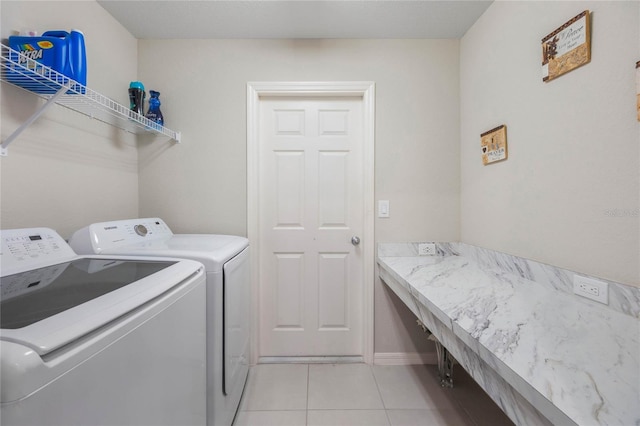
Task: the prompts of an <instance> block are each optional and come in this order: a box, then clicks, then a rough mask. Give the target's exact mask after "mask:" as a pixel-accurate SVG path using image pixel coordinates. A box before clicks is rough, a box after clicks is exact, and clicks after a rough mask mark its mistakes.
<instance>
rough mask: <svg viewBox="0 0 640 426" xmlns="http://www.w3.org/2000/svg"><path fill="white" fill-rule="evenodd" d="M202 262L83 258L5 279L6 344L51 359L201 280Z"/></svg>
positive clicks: (1, 323) (0, 315)
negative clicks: (74, 343)
mask: <svg viewBox="0 0 640 426" xmlns="http://www.w3.org/2000/svg"><path fill="white" fill-rule="evenodd" d="M198 269H201V266H200V265H199V264H198V263H196V262H191V261H179V260H175V259H172V260H171V259H169V260H167V259H157V260H156V259H127V258H123V257H119V258H118V257H116V258H107V257H104V256H101V257H95V258H90V257H82V258H78V259H76V260H73V261H70V262H66V263H62V264H57V265H51V266H47V267H44V268H39V269H34V270H31V271H26V272H21V273H18V274H14V275H8V276H5V277H2V283H1V286H0V289H1V300H0V328H1V330H0V333H1V334H0V339H1V340H5V341H11V342H16V343H20V344H22V345H24V346H27V347H29V348H31V349H33V350H34V351H35V352H37V353H38V354H39V355H44V354H47V353H49V352H51V351H53V350H55V349H58V348H60V347H61V346H63V345H65V344H67V343H70V342H72V341H74V340H76V339H78V338H80V337H82V336H84V335H86V334H88V333H89V332H91V331H93V330H96V329H97V328H99V327H101V326H103V325H105V324H107V323H109V322H110V321H113V320H115V319H116V318H118V317H120V316H122V315H125V314H127V313H129V312H130V311H132V310H134V309H136V308H138V307H139V306H141V305H143V304H145V303H146V302H148V301H150V300H151V299H153V298H155V297H157V296H159V295H161V294H162V293H164V292H166V291H168V290H170V289H171V288H173V287H175V286H176V285H178V284H180V283H181V282H182V281H184V280H185V279H187V278H188V277H190V276H192V275H193V274H195V273H196V272H197V271H198Z"/></svg>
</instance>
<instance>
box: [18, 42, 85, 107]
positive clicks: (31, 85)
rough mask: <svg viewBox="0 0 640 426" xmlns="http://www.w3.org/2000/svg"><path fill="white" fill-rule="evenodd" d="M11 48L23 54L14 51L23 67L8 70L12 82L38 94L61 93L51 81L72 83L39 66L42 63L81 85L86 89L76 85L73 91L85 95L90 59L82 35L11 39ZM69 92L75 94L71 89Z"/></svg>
mask: <svg viewBox="0 0 640 426" xmlns="http://www.w3.org/2000/svg"><path fill="white" fill-rule="evenodd" d="M9 47H11V49H13V50H15V51H17V52H19V53H20V55H18V54H16V53H13V52H11V60H12V61H14V62H18V64H19V65H18V66H12V67H10V68H9V69H8V70H7V80H8V81H10V82H12V83H14V84H16V85H18V86H21V87H24V88H25V89H29V90H31V91H33V92H36V93H55V92H57V90H58V89H59V86H58V85H56V84H49V83H48V82H47V80H48V79H50V80H54V81H55V82H57V83H59V84H69V81H68V80H67V79H66V78H64V77H56V76H53V75H52V73H50V72H47V70H46V69H45V68H43V67H40V66H39V64H42V65H44V66H46V67H49V68H51V69H53V70H54V71H57V72H59V73H60V74H62V75H63V76H65V77H68V78H69V79H71V80H74V81H76V82H78V83H80V84H81V85H82V86H79V85H75V84H72V85H71V89H73V90H75V92H80V93H84V86H85V85H86V84H87V57H86V51H85V44H84V35H83V34H82V32H80V31H78V30H71V32H67V31H62V30H56V31H47V32H45V33H44V34H42V36H36V37H30V36H10V37H9ZM29 59H30V60H32V61H30V60H29ZM33 61H35V62H33ZM36 62H37V63H36ZM67 93H69V94H71V93H74V92H73V91H71V90H70V91H69V92H67Z"/></svg>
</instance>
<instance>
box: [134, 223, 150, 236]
mask: <svg viewBox="0 0 640 426" xmlns="http://www.w3.org/2000/svg"><path fill="white" fill-rule="evenodd" d="M133 230H134V231H136V234H138V235H140V236H141V237H146V236H147V233H148V232H149V231H147V227H146V226H144V225H136V226H134V227H133Z"/></svg>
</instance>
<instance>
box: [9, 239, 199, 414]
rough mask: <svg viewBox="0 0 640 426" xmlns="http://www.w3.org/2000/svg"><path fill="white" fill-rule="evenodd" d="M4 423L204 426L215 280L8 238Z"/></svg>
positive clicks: (195, 269) (179, 268) (164, 264)
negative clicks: (209, 291) (209, 307)
mask: <svg viewBox="0 0 640 426" xmlns="http://www.w3.org/2000/svg"><path fill="white" fill-rule="evenodd" d="M0 239H1V240H2V252H1V253H0V266H1V268H2V269H1V276H0V368H1V371H2V374H1V375H0V423H1V424H3V425H83V426H88V425H143V424H146V425H186V424H189V425H201V424H204V422H205V420H206V400H205V390H206V380H205V379H204V374H205V371H206V346H205V333H206V331H205V326H206V323H205V320H206V304H205V302H204V298H205V295H206V282H205V273H204V268H203V266H202V264H200V263H198V262H195V261H188V260H181V259H166V258H141V257H125V256H77V255H76V254H75V253H74V252H73V250H71V248H70V247H69V245H68V244H67V243H66V242H65V241H64V240H63V239H62V238H61V237H60V236H59V235H58V234H57V233H56V232H55V231H53V230H51V229H48V228H32V229H15V230H3V231H0Z"/></svg>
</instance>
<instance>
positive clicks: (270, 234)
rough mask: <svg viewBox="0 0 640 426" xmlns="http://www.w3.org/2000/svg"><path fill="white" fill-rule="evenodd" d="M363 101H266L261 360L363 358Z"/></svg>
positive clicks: (261, 162) (261, 165)
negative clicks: (360, 241) (357, 242)
mask: <svg viewBox="0 0 640 426" xmlns="http://www.w3.org/2000/svg"><path fill="white" fill-rule="evenodd" d="M362 104H363V100H362V97H336V98H332V97H317V98H309V97H263V98H261V99H260V108H259V135H258V139H259V148H258V150H259V159H258V170H259V172H258V173H259V183H258V187H259V188H258V192H259V202H258V206H259V207H258V211H259V214H258V216H259V238H260V243H259V251H260V253H259V259H260V260H259V273H258V276H259V295H258V296H259V302H258V304H259V311H260V320H259V324H260V330H259V349H258V350H259V354H258V356H259V357H280V356H285V357H292V356H311V357H314V356H359V355H362V354H363V332H364V331H363V311H362V309H363V253H362V246H361V245H354V244H353V243H352V238H353V237H362V232H363V222H364V220H363V216H364V211H363V210H364V209H363V205H364V203H363V191H364V181H363V155H362V149H363V111H362V110H363V106H362Z"/></svg>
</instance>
